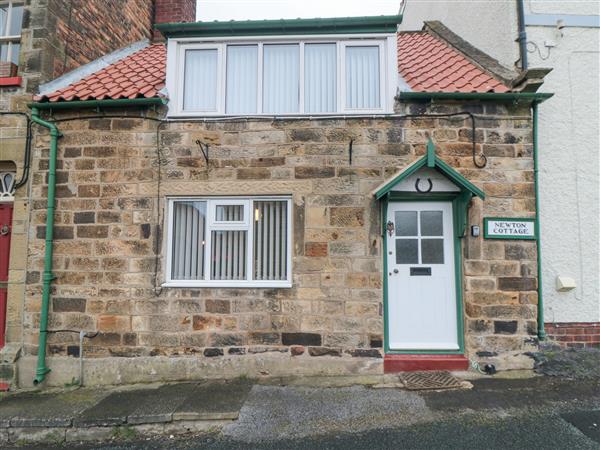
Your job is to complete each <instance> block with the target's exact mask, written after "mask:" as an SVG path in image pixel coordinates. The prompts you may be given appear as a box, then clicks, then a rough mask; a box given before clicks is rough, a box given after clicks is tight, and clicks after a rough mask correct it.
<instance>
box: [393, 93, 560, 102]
mask: <svg viewBox="0 0 600 450" xmlns="http://www.w3.org/2000/svg"><path fill="white" fill-rule="evenodd" d="M553 95H554V94H549V93H544V92H504V93H500V92H400V93H399V94H398V99H399V100H400V101H402V100H480V101H496V102H519V101H526V102H537V103H541V102H543V101H545V100H548V99H549V98H550V97H552V96H553Z"/></svg>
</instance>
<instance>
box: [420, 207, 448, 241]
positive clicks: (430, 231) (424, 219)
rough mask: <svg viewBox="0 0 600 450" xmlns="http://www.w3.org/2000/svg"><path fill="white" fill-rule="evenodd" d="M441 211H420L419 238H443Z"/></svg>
mask: <svg viewBox="0 0 600 450" xmlns="http://www.w3.org/2000/svg"><path fill="white" fill-rule="evenodd" d="M443 235H444V224H443V222H442V211H421V236H443Z"/></svg>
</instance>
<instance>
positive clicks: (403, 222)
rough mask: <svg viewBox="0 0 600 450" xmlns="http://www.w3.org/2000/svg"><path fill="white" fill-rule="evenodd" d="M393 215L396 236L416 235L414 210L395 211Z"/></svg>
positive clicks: (415, 213)
mask: <svg viewBox="0 0 600 450" xmlns="http://www.w3.org/2000/svg"><path fill="white" fill-rule="evenodd" d="M394 216H395V220H396V236H416V235H417V212H416V211H396V212H395V213H394Z"/></svg>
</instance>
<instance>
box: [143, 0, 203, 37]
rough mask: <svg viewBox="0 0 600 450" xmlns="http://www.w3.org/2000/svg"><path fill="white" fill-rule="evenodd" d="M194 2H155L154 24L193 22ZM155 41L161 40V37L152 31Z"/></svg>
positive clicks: (169, 0)
mask: <svg viewBox="0 0 600 450" xmlns="http://www.w3.org/2000/svg"><path fill="white" fill-rule="evenodd" d="M195 21H196V0H155V2H154V23H170V22H195ZM153 38H154V39H155V40H161V39H162V35H161V34H160V32H159V31H158V30H154V36H153Z"/></svg>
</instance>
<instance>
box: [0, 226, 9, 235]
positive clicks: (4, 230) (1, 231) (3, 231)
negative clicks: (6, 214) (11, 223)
mask: <svg viewBox="0 0 600 450" xmlns="http://www.w3.org/2000/svg"><path fill="white" fill-rule="evenodd" d="M9 231H10V228H9V227H8V225H7V224H4V225H2V228H0V235H1V236H6V235H7V234H8V232H9Z"/></svg>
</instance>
